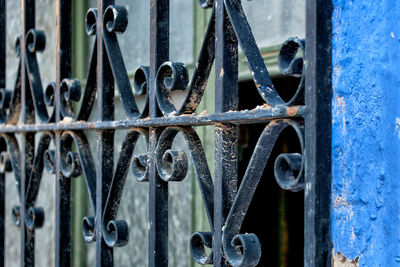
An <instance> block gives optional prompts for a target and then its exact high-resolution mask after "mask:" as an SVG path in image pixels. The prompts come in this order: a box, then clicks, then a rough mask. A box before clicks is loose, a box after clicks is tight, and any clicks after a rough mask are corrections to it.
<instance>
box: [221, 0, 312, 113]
mask: <svg viewBox="0 0 400 267" xmlns="http://www.w3.org/2000/svg"><path fill="white" fill-rule="evenodd" d="M224 5H225V10H226V12H227V13H228V16H229V19H230V22H231V24H232V26H233V29H234V31H235V35H236V37H237V39H238V41H239V45H240V47H241V48H242V51H243V54H244V55H245V57H246V60H247V63H248V65H249V68H250V73H251V75H252V76H253V80H254V83H255V85H256V87H257V90H258V92H259V94H260V95H261V97H262V98H263V99H264V101H265V102H266V103H267V104H268V105H270V106H278V105H292V104H294V103H298V101H299V99H298V98H299V97H300V95H301V93H302V92H303V88H304V75H303V64H304V62H303V58H301V57H297V53H298V52H297V51H298V49H300V50H301V51H302V54H303V55H304V46H305V43H304V40H301V39H298V38H290V39H288V40H287V41H286V42H285V43H284V44H283V45H282V47H281V50H280V53H279V58H278V64H279V68H280V70H281V72H282V73H283V74H284V75H290V76H294V77H301V81H300V84H299V86H298V88H297V90H296V93H295V94H294V95H293V96H292V98H291V99H290V100H289V101H288V102H285V101H284V100H283V99H282V98H281V97H280V96H279V94H278V92H277V91H276V89H275V87H274V85H273V83H272V80H271V77H270V76H269V73H268V70H267V67H266V66H265V63H264V60H263V58H262V56H261V54H260V51H259V49H258V46H257V43H256V41H255V39H254V36H253V34H252V31H251V28H250V25H249V23H248V21H247V18H246V15H245V13H244V11H243V7H242V4H241V2H240V0H224Z"/></svg>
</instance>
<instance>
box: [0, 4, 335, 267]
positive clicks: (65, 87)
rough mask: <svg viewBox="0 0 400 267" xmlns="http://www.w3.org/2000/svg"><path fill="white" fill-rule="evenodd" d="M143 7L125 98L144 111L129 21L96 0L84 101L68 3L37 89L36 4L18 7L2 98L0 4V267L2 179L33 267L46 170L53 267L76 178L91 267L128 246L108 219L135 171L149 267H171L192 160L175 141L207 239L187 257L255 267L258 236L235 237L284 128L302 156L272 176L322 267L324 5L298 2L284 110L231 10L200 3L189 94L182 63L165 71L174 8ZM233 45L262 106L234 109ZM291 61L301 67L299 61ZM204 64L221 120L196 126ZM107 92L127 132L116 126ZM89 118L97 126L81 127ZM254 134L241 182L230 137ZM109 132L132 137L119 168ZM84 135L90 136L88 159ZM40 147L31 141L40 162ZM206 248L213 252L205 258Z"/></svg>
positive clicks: (62, 260)
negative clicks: (290, 91) (295, 196)
mask: <svg viewBox="0 0 400 267" xmlns="http://www.w3.org/2000/svg"><path fill="white" fill-rule="evenodd" d="M150 3H151V10H150V14H151V21H150V25H151V26H150V27H151V34H150V66H141V67H139V68H138V70H137V71H136V73H135V78H134V86H133V87H134V89H135V92H136V94H137V95H146V105H145V107H144V108H143V109H142V110H139V108H138V107H137V105H136V102H135V95H134V93H133V92H134V90H133V88H132V86H131V83H130V80H129V78H128V74H127V71H126V68H125V65H124V60H123V58H122V54H121V51H120V48H119V45H118V38H117V34H120V33H123V32H124V30H125V29H126V27H127V23H128V21H127V11H126V9H125V8H124V7H123V6H117V5H115V3H114V1H113V0H98V3H97V8H91V9H89V10H88V12H87V15H86V31H87V33H88V35H91V36H93V38H94V39H95V43H94V46H93V52H92V56H91V61H90V65H89V69H88V74H87V82H86V86H85V88H84V89H83V90H81V87H80V82H79V81H78V80H77V79H73V77H71V1H67V0H57V1H56V19H57V23H56V32H57V54H56V64H57V77H55V78H56V82H55V83H52V84H50V85H49V86H47V87H46V88H45V89H44V88H43V86H42V84H41V80H40V74H39V69H38V68H39V66H38V63H37V60H36V53H37V52H40V51H42V50H43V49H44V47H45V40H46V38H45V34H44V32H42V31H40V30H37V29H35V1H34V0H21V6H22V15H21V17H22V31H21V32H22V34H21V35H20V37H19V38H18V39H17V41H16V45H15V52H16V56H17V57H19V59H20V64H19V68H20V71H19V73H18V75H17V78H16V82H15V88H14V90H7V89H4V88H6V85H5V70H6V69H5V67H6V66H5V48H6V46H5V32H6V25H5V18H6V8H5V0H1V1H0V34H1V38H0V53H1V57H0V58H1V61H0V64H1V65H0V87H1V88H2V89H1V91H0V108H1V112H0V120H1V123H2V124H3V125H2V126H1V127H0V136H1V139H0V150H1V157H0V158H1V162H0V163H1V164H0V167H1V168H0V172H1V176H0V178H1V179H0V190H1V192H0V196H1V199H0V203H1V204H0V205H1V206H0V211H1V219H0V229H1V235H0V238H1V244H2V249H1V262H2V263H3V262H4V235H5V229H4V212H9V211H4V194H5V187H4V179H5V173H6V172H12V173H13V174H14V176H15V180H16V182H17V187H18V192H19V194H20V195H19V197H20V206H16V207H14V208H13V209H12V215H13V220H14V223H15V225H16V226H18V227H19V228H20V229H21V265H22V266H33V265H34V257H35V255H34V251H35V250H34V246H35V228H38V227H40V226H41V225H42V224H43V220H44V211H43V209H42V208H40V207H37V206H35V201H36V198H37V195H38V190H39V185H40V180H41V175H42V172H43V170H44V169H46V170H47V171H48V172H50V173H52V174H54V175H55V178H56V221H55V225H56V235H55V238H56V240H55V242H56V252H55V255H56V266H70V251H71V236H70V231H71V211H70V203H71V180H70V179H71V178H72V177H77V176H80V175H82V174H83V176H84V179H85V181H86V184H87V190H88V195H89V198H90V204H91V206H92V208H93V212H94V214H95V215H94V217H85V218H83V221H82V232H83V237H84V239H85V241H86V242H88V243H90V242H95V243H96V265H97V266H110V265H112V264H113V249H114V248H115V247H119V246H124V245H125V244H126V243H127V242H128V225H127V223H126V222H125V221H124V220H123V218H122V219H121V218H117V217H116V216H117V211H118V206H119V203H120V201H121V195H122V191H123V188H124V184H125V180H126V177H127V172H128V168H129V166H130V165H132V168H133V171H134V176H135V177H136V178H137V180H139V181H140V182H148V183H149V252H148V258H149V265H150V266H168V246H167V244H168V242H167V241H168V219H167V218H168V216H167V214H168V184H169V183H170V182H172V181H181V180H182V179H183V178H184V177H185V175H186V172H187V168H188V161H189V157H187V155H186V154H185V153H184V152H182V151H176V150H173V149H172V148H171V146H172V142H173V140H174V138H175V137H176V135H177V134H178V133H181V134H182V135H183V136H184V137H185V139H186V142H187V145H188V147H189V152H190V153H189V154H190V158H191V161H192V164H193V168H194V173H195V176H196V178H197V182H198V186H199V188H200V190H201V193H202V197H203V202H204V206H205V209H206V212H207V216H208V221H209V224H210V229H211V231H210V232H196V233H193V235H192V236H191V239H190V240H191V241H190V246H191V252H192V256H193V259H194V260H195V261H196V262H197V263H200V264H214V265H215V266H229V265H231V266H255V265H257V263H258V261H259V259H260V255H261V253H263V252H262V251H261V246H260V242H259V240H258V238H257V236H256V235H255V234H252V233H242V232H241V225H242V222H243V219H244V217H245V215H246V212H247V209H248V207H249V205H250V202H251V200H252V197H253V194H254V192H255V190H256V188H257V185H258V182H259V180H260V177H261V174H262V173H263V170H264V168H265V166H266V162H267V159H268V157H269V154H270V153H271V150H272V148H273V147H274V144H275V142H276V140H277V138H278V137H279V135H280V133H281V132H282V131H283V130H284V129H286V128H293V129H294V130H295V132H296V133H297V138H298V139H299V142H300V143H301V148H302V154H297V153H291V154H281V155H279V156H278V157H277V158H276V159H275V164H274V168H275V169H274V172H275V178H276V181H277V182H278V184H279V185H280V186H281V187H282V188H283V189H286V190H292V191H299V190H303V189H304V190H305V194H304V218H305V229H304V236H305V237H304V240H305V241H304V264H305V266H329V265H330V250H331V244H330V219H329V218H330V214H329V213H330V211H329V207H330V125H331V122H330V91H331V81H330V79H331V75H330V74H331V67H330V66H331V64H330V62H331V58H330V57H331V52H330V50H331V45H330V40H331V26H330V19H331V10H332V8H331V4H330V1H329V0H306V5H307V8H306V22H307V27H306V41H304V40H300V39H297V38H291V39H289V40H288V41H286V42H285V43H284V44H283V45H282V49H281V51H280V55H279V66H280V69H281V70H282V72H283V74H285V75H292V76H297V77H301V82H300V85H299V87H298V89H297V92H296V94H295V95H294V96H293V98H292V99H291V100H290V101H288V102H285V101H283V100H282V98H281V97H280V95H279V94H278V93H277V91H276V90H275V88H274V85H273V83H272V81H271V78H270V76H269V74H268V70H267V68H266V66H265V64H264V62H263V60H262V57H261V55H260V52H259V49H258V47H257V45H256V42H255V40H254V37H253V35H252V32H251V29H250V26H249V24H248V22H247V20H246V16H245V14H244V12H243V9H242V6H241V1H240V0H200V1H199V3H200V5H201V6H202V7H203V8H211V9H212V15H211V17H210V20H209V24H208V28H207V31H206V34H205V37H204V41H203V45H202V48H201V52H200V54H199V55H198V60H197V65H196V68H195V71H194V73H193V75H192V77H191V81H190V82H189V75H188V71H187V69H186V67H185V65H184V64H182V63H177V62H170V61H169V55H168V53H169V0H150ZM254 4H257V3H256V2H255V3H254ZM266 12H267V11H266ZM239 46H240V47H241V49H242V51H243V53H244V55H245V57H246V59H247V62H248V65H249V69H250V72H251V74H252V77H253V80H254V83H255V84H256V87H257V89H258V93H259V94H260V95H261V97H262V98H263V100H264V101H265V105H264V106H263V107H262V108H258V109H255V110H238V101H239V99H238V51H239V50H238V48H239ZM298 50H301V51H302V55H304V59H303V58H299V57H297V56H296V55H297V54H298V53H297V51H298ZM213 63H214V64H215V70H216V71H215V75H216V82H215V109H216V113H215V114H206V115H201V114H200V115H196V114H195V113H194V112H195V111H196V108H197V106H198V104H199V102H200V101H201V99H202V96H203V94H204V91H205V87H206V84H207V79H208V77H209V75H210V72H211V67H212V64H213ZM114 87H116V88H117V89H118V92H119V98H120V100H121V102H122V105H123V107H124V110H125V113H126V116H127V117H128V119H126V120H121V121H115V120H114V96H115V95H114V94H115V88H114ZM173 90H186V94H187V96H186V99H185V101H184V102H183V104H182V105H181V106H179V107H177V106H176V105H175V104H174V103H173V101H172V99H171V97H170V93H171V91H173ZM79 100H82V103H84V104H82V105H81V106H80V107H79V108H78V110H74V107H75V106H76V105H75V106H74V104H73V103H74V102H76V101H79ZM96 108H97V114H98V115H97V120H96V121H94V122H90V121H88V118H89V115H90V114H91V112H92V110H93V109H96ZM50 110H51V112H49V111H50ZM254 123H264V124H265V129H264V130H263V132H262V134H261V136H260V137H259V140H258V143H257V145H256V148H255V150H254V152H253V154H252V157H251V160H250V162H249V164H248V167H247V171H246V173H245V175H244V177H243V179H242V180H241V183H238V175H237V164H238V160H237V143H238V130H237V129H238V125H240V124H254ZM204 125H213V126H214V129H215V162H214V163H213V164H214V166H215V173H214V177H213V178H212V175H211V173H210V171H209V167H208V166H209V165H208V163H207V159H206V157H205V153H204V151H203V147H202V144H201V141H200V139H199V137H198V136H197V134H196V132H195V130H194V128H193V127H194V126H204ZM116 129H128V130H129V131H128V134H127V135H126V137H125V140H124V141H123V144H122V148H121V151H120V152H119V159H118V161H117V162H114V161H113V154H114V150H113V144H114V132H115V130H116ZM84 131H96V133H97V151H96V153H95V155H97V157H94V156H93V154H94V153H93V151H91V150H90V147H89V145H88V140H87V138H86V135H85V132H84ZM18 135H19V139H18V138H17V136H18ZM36 135H39V136H40V140H39V143H38V145H37V149H36V151H35V136H36ZM139 136H144V137H145V140H146V141H147V153H145V154H141V155H133V152H134V147H135V144H136V141H137V140H138V138H139ZM52 144H53V145H52ZM53 146H54V149H52V147H53ZM73 146H76V150H73V149H72V147H73ZM188 238H189V237H188ZM205 247H208V248H211V252H210V253H208V254H207V253H206V250H205Z"/></svg>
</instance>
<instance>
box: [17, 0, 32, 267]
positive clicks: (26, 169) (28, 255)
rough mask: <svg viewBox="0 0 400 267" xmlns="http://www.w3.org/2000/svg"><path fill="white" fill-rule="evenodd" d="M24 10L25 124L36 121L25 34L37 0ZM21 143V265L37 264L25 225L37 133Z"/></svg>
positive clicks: (28, 2)
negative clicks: (27, 64)
mask: <svg viewBox="0 0 400 267" xmlns="http://www.w3.org/2000/svg"><path fill="white" fill-rule="evenodd" d="M21 10H22V23H21V24H22V31H21V32H22V37H21V90H22V92H21V105H22V107H21V116H22V118H21V120H22V123H24V124H33V123H35V109H34V105H33V99H32V94H31V92H30V88H29V82H28V76H27V71H26V67H25V50H26V47H25V35H26V33H27V32H28V31H29V30H30V29H33V28H35V1H34V0H21ZM21 144H22V147H23V151H24V153H21V159H20V160H21V198H20V199H21V226H20V227H21V266H34V264H35V233H34V230H28V229H27V228H26V227H25V214H26V211H27V206H26V204H27V203H26V200H25V199H26V198H25V194H26V187H27V185H28V181H29V175H30V170H31V169H32V166H33V160H34V149H35V133H33V132H30V133H22V134H21Z"/></svg>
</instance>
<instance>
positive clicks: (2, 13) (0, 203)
mask: <svg viewBox="0 0 400 267" xmlns="http://www.w3.org/2000/svg"><path fill="white" fill-rule="evenodd" d="M6 11H7V10H6V3H5V0H0V88H6ZM5 178H6V177H5V174H0V267H3V266H4V248H5V246H4V237H5V220H4V219H5V213H4V206H5V194H6V191H5Z"/></svg>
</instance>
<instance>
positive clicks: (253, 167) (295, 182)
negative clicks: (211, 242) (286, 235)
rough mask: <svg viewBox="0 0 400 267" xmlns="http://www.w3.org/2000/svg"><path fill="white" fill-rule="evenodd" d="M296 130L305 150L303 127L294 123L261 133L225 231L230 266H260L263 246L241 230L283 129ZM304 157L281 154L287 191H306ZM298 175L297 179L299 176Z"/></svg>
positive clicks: (279, 176)
mask: <svg viewBox="0 0 400 267" xmlns="http://www.w3.org/2000/svg"><path fill="white" fill-rule="evenodd" d="M287 127H292V128H293V129H294V130H295V132H296V134H297V136H298V139H299V141H300V145H301V151H303V149H304V146H303V126H302V125H301V124H299V123H298V122H295V121H291V120H273V121H271V122H270V123H269V124H268V125H267V126H266V127H265V129H264V131H263V132H262V133H261V136H260V138H259V139H258V142H257V144H256V147H255V149H254V151H253V154H252V157H251V159H250V162H249V164H248V166H247V169H246V173H245V174H244V177H243V180H242V182H241V184H240V187H239V190H238V192H237V194H236V196H235V200H234V202H233V205H232V207H231V209H230V211H229V214H228V217H227V219H226V222H225V226H224V228H223V235H222V244H223V248H224V253H225V256H226V259H227V260H228V261H229V264H230V265H232V266H234V267H239V266H241V267H244V266H246V267H247V266H256V265H257V264H258V262H259V260H260V257H261V244H260V242H259V240H258V238H257V236H256V235H255V234H251V233H250V234H248V233H246V234H241V233H240V228H241V226H242V223H243V220H244V218H245V216H246V213H247V210H248V208H249V205H250V203H251V200H252V198H253V196H254V193H255V191H256V189H257V185H258V183H259V181H260V179H261V176H262V173H263V170H264V168H265V166H266V164H267V162H268V159H269V157H270V154H271V152H272V149H273V148H274V145H275V143H276V141H277V139H278V137H279V135H280V134H281V133H282V131H283V130H285V129H286V128H287ZM303 166H304V162H303V157H302V156H301V155H300V154H296V153H292V154H281V155H279V156H278V158H277V159H276V161H275V178H276V180H277V182H278V184H279V185H280V186H281V187H282V188H283V189H286V190H292V191H299V190H301V189H304V177H303V172H304V171H303ZM296 172H298V175H297V177H296V176H295V173H296Z"/></svg>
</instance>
